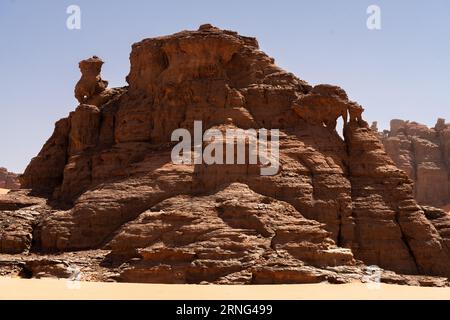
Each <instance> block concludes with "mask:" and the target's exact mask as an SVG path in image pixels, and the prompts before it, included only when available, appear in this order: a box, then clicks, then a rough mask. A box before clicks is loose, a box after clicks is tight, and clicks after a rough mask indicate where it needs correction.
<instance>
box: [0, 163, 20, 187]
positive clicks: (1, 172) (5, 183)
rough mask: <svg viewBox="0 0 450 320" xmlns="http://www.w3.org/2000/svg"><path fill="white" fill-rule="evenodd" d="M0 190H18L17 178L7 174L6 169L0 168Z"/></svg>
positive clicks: (10, 173)
mask: <svg viewBox="0 0 450 320" xmlns="http://www.w3.org/2000/svg"><path fill="white" fill-rule="evenodd" d="M0 188H2V189H19V188H20V182H19V176H18V175H17V174H15V173H12V172H8V170H7V169H6V168H0Z"/></svg>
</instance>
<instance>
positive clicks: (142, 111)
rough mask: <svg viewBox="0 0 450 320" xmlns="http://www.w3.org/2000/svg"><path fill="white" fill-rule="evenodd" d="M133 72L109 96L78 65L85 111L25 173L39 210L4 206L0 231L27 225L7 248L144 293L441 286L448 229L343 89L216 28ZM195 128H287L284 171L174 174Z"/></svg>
mask: <svg viewBox="0 0 450 320" xmlns="http://www.w3.org/2000/svg"><path fill="white" fill-rule="evenodd" d="M130 62H131V70H130V73H129V75H128V76H127V82H128V86H126V87H124V88H115V89H108V88H107V87H106V85H107V82H105V81H104V80H102V79H101V77H100V69H99V66H100V67H101V64H102V62H101V60H99V58H97V57H93V58H90V59H88V60H85V61H84V62H81V63H80V69H81V71H82V75H83V76H82V78H81V79H80V82H79V83H78V84H77V89H76V94H77V97H78V98H79V100H80V103H81V104H80V105H79V106H78V107H77V108H76V110H75V111H74V112H72V113H71V114H70V115H69V116H68V117H67V118H64V119H61V120H59V121H58V122H57V123H56V126H55V131H54V133H53V135H52V136H51V137H50V139H49V140H48V141H47V142H46V144H45V145H44V147H43V148H42V150H41V152H40V153H39V155H38V156H37V157H36V158H34V159H33V160H32V161H31V163H30V164H29V166H28V168H27V169H26V171H25V173H24V175H23V176H22V184H23V186H24V187H25V188H28V189H31V194H33V195H38V196H40V197H44V199H47V204H43V203H40V202H39V201H40V200H39V199H42V198H30V197H29V195H28V196H27V195H25V194H23V193H15V194H9V195H8V196H3V197H1V198H0V211H1V210H3V211H2V212H3V214H2V216H3V217H6V218H3V219H7V220H8V221H16V223H17V225H19V226H20V227H18V228H10V227H7V225H8V224H3V225H2V224H1V223H0V243H1V246H0V251H1V252H4V253H15V252H21V251H22V252H28V251H30V250H31V251H32V252H33V254H37V255H38V256H39V255H43V254H45V253H48V252H52V253H57V254H58V255H59V256H60V257H63V258H64V259H68V260H69V261H71V263H77V264H80V263H81V264H83V263H84V262H79V261H86V260H89V259H91V260H89V261H91V265H90V269H89V270H91V271H89V272H91V273H92V270H93V269H92V268H93V267H92V265H95V267H94V269H95V270H97V271H98V270H100V269H101V270H102V273H101V274H105V275H106V274H108V272H109V273H111V272H112V273H114V276H112V277H113V278H114V279H116V280H120V281H138V282H166V283H202V282H205V281H206V282H215V283H305V282H320V281H326V280H327V281H330V282H334V283H340V282H346V281H350V280H352V279H359V278H360V277H361V275H362V273H363V271H364V268H365V265H372V264H376V265H378V266H380V267H382V268H384V269H386V270H392V271H395V272H398V273H402V274H410V275H440V276H446V277H448V276H450V268H449V266H450V251H449V242H448V241H449V237H450V235H449V234H448V232H447V231H446V230H448V229H447V228H446V226H447V224H448V223H449V221H450V220H449V218H448V217H447V216H443V215H441V214H440V211H437V212H436V211H434V209H432V208H430V209H427V210H426V211H424V209H423V208H421V207H420V206H419V205H417V203H416V201H415V200H414V198H413V190H412V189H413V185H412V181H411V180H410V179H409V178H408V176H407V175H406V174H405V173H404V172H403V171H402V170H399V169H398V168H397V167H396V166H395V164H394V162H393V161H392V160H391V159H390V158H389V156H388V155H387V154H386V152H385V150H384V148H383V144H382V143H381V141H380V140H379V138H378V136H377V134H376V133H375V132H373V131H372V130H370V129H369V127H368V125H367V123H366V122H365V121H364V120H363V119H362V112H363V108H362V107H361V106H359V105H358V104H357V103H356V102H353V101H350V100H349V99H348V97H347V94H346V93H345V91H344V90H343V89H341V88H339V87H336V86H331V85H318V86H315V87H312V86H310V85H309V84H308V83H307V82H305V81H303V80H300V79H298V78H297V77H296V76H294V75H293V74H292V73H288V72H286V71H284V70H282V69H280V68H279V67H277V66H276V65H275V64H274V60H273V59H272V58H270V57H268V56H267V55H266V54H265V53H263V52H262V51H261V50H260V49H259V46H258V42H257V41H256V39H254V38H250V37H244V36H240V35H238V34H237V33H236V32H233V31H227V30H220V29H217V28H214V27H212V26H210V25H203V26H201V27H200V29H199V30H197V31H183V32H180V33H177V34H174V35H170V36H164V37H158V38H152V39H145V40H143V41H141V42H138V43H135V44H134V45H133V47H132V51H131V55H130ZM86 75H88V76H86ZM338 117H343V118H344V121H345V124H344V137H345V138H344V139H342V138H341V137H340V136H339V135H338V133H337V132H336V130H335V126H336V120H337V119H338ZM194 120H200V121H202V123H203V129H204V130H206V129H208V128H217V129H218V130H223V129H225V128H242V129H250V128H255V129H259V128H266V129H280V138H279V140H280V141H279V144H280V147H279V149H280V150H279V153H280V155H279V166H280V169H279V171H278V173H277V174H275V175H272V176H261V175H260V170H259V169H260V167H261V164H235V165H229V164H224V165H220V164H215V165H206V164H192V165H189V164H174V163H173V162H172V161H171V157H170V154H171V150H172V147H173V145H174V143H173V142H172V141H171V134H172V132H173V131H174V130H175V129H177V128H186V129H188V130H191V131H192V130H193V123H194ZM224 143H226V144H230V143H231V144H233V146H234V143H235V141H231V142H230V141H224ZM13 197H15V198H13ZM14 206H16V207H14ZM14 210H16V211H14ZM17 210H19V211H22V212H24V213H23V214H22V215H20V217H21V218H20V219H19V218H17V212H18V211H17ZM66 253H70V254H71V255H68V254H66ZM13 257H14V256H13ZM13 257H9V259H11V261H13V260H14V258H13ZM74 257H78V258H77V259H78V260H74ZM80 257H82V258H80ZM28 259H31V258H28ZM77 261H78V262H77ZM92 261H93V262H92ZM42 263H43V265H44V266H47V267H48V268H47V267H46V268H47V269H46V270H47V271H48V270H55V269H58V268H64V266H63V264H61V263H59V262H54V261H53V262H52V261H50V262H49V261H48V260H45V261H44V262H42ZM38 265H39V264H38ZM58 266H59V267H58ZM23 268H24V270H26V274H31V275H33V276H36V275H37V274H41V273H42V272H44V271H42V270H43V269H42V268H40V269H39V268H37V269H36V264H33V263H32V262H30V263H27V264H26V265H25V266H24V267H23ZM99 268H100V269H99ZM102 268H103V269H102ZM38 269H39V270H40V271H39V270H38ZM44 269H45V268H44ZM86 269H87V268H86ZM105 270H106V271H105ZM48 272H50V273H51V272H53V271H48ZM86 272H88V271H86ZM44 273H45V272H44ZM98 274H100V273H99V272H97V275H98ZM385 274H389V271H385ZM391 279H397V280H392V281H398V282H400V281H403V280H399V278H395V277H394V278H392V277H391ZM419 282H420V281H419ZM420 283H422V282H420Z"/></svg>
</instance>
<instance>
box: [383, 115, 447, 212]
mask: <svg viewBox="0 0 450 320" xmlns="http://www.w3.org/2000/svg"><path fill="white" fill-rule="evenodd" d="M381 137H382V140H383V143H384V146H385V148H386V151H387V153H388V154H389V156H391V158H392V159H393V160H394V162H395V163H396V164H397V166H398V167H399V168H400V169H402V170H404V171H405V172H406V173H407V175H408V176H409V177H410V178H411V179H412V180H414V184H415V188H414V194H415V198H416V200H417V201H418V202H419V203H421V204H424V205H432V206H435V207H442V206H444V205H446V204H448V203H450V169H449V168H450V124H445V120H444V119H438V121H437V123H436V126H435V127H434V128H427V127H426V126H425V125H421V124H419V123H417V122H409V121H402V120H392V121H391V130H390V131H387V132H385V133H384V135H381Z"/></svg>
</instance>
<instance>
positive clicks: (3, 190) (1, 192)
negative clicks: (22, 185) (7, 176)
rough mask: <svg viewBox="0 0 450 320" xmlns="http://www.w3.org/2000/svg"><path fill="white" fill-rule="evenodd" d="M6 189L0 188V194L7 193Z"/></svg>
mask: <svg viewBox="0 0 450 320" xmlns="http://www.w3.org/2000/svg"><path fill="white" fill-rule="evenodd" d="M8 191H9V190H8V189H2V188H0V194H6V193H8Z"/></svg>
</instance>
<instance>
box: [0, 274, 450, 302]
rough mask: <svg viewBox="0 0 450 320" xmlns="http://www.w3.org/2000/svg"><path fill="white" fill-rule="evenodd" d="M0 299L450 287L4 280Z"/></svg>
mask: <svg viewBox="0 0 450 320" xmlns="http://www.w3.org/2000/svg"><path fill="white" fill-rule="evenodd" d="M0 288H1V290H0V299H62V300H67V299H141V300H142V299H145V300H148V299H163V300H164V299H169V300H170V299H174V300H177V299H179V300H186V299H193V300H215V299H224V300H226V299H237V300H240V299H256V300H259V299H269V300H274V299H275V300H276V299H290V300H302V299H326V300H334V299H351V300H354V299H357V300H367V299H433V300H435V299H445V300H450V288H429V287H410V286H399V285H387V284H381V285H380V286H379V288H371V287H369V286H367V285H365V284H361V283H352V284H344V285H333V284H325V283H324V284H301V285H253V286H252V285H249V286H240V285H239V286H225V285H222V286H218V285H167V284H132V283H107V282H106V283H98V282H75V283H74V282H70V281H66V280H37V279H31V280H25V279H17V278H7V277H3V278H0Z"/></svg>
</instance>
